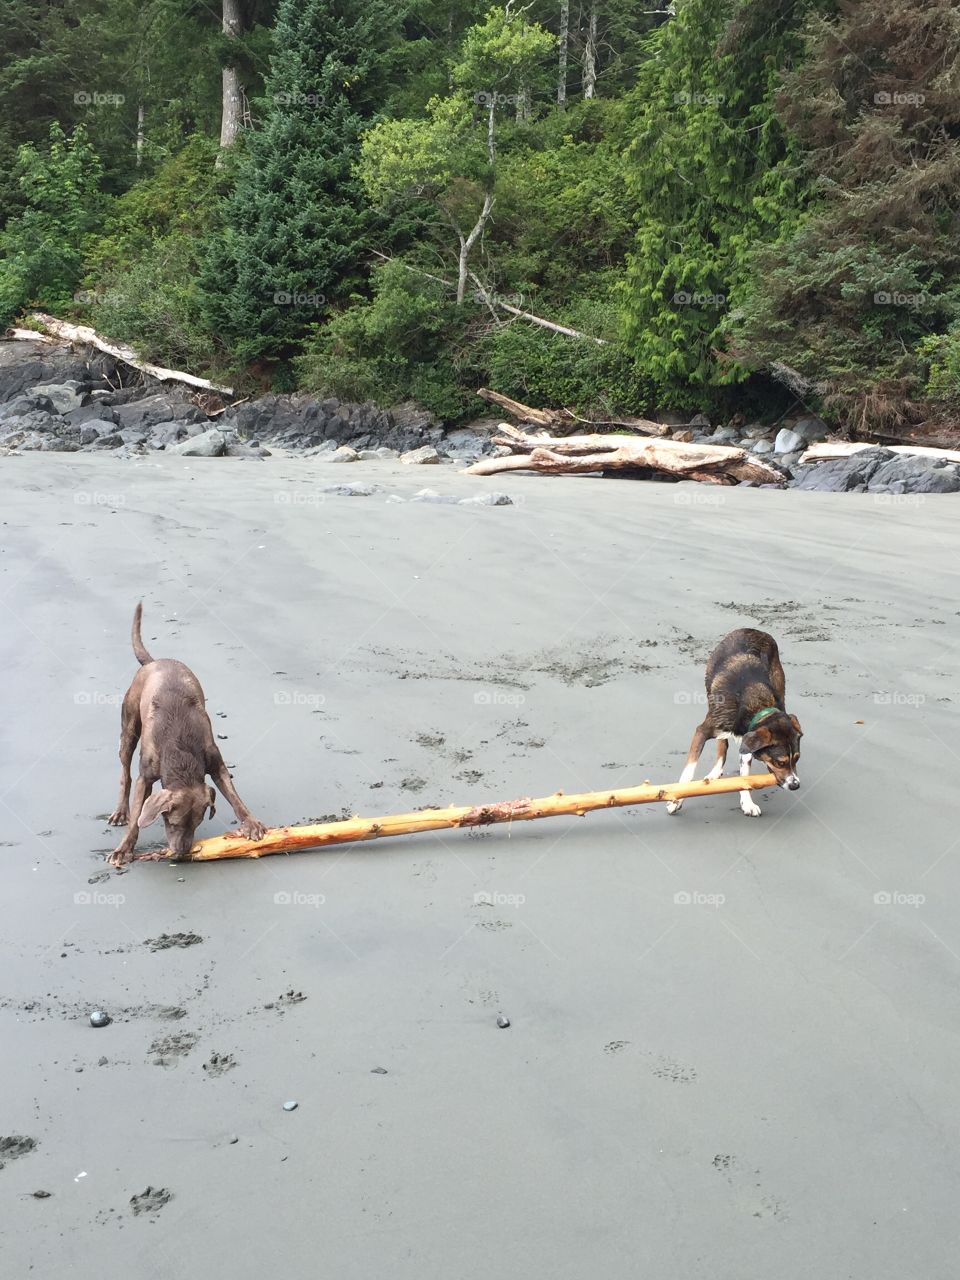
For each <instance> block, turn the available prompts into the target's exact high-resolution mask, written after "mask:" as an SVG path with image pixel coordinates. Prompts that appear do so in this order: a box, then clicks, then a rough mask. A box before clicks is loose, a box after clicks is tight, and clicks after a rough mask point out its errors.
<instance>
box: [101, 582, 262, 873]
mask: <svg viewBox="0 0 960 1280" xmlns="http://www.w3.org/2000/svg"><path fill="white" fill-rule="evenodd" d="M142 614H143V605H142V604H138V605H137V607H136V610H135V611H134V615H133V629H132V632H131V639H132V641H133V652H134V653H135V654H136V657H137V661H138V662H139V663H140V670H139V671H138V672H137V674H136V675H135V676H134V678H133V682H132V684H131V685H130V688H129V689H128V690H127V692H126V694H125V696H124V699H123V710H122V711H121V714H120V799H119V800H118V802H117V807H116V809H115V810H114V811H113V813H112V814H111V815H110V823H111V825H113V826H115V827H122V826H124V825H125V824H126V826H127V831H126V834H125V835H124V837H123V839H122V840H121V841H120V843H119V845H117V847H116V849H114V851H113V853H112V854H111V856H110V862H111V864H112V865H113V866H115V867H122V866H123V865H124V863H127V862H129V861H130V859H131V858H132V857H133V851H134V849H135V848H136V844H137V836H138V834H139V832H140V828H141V827H149V826H150V824H151V823H153V822H156V820H157V818H159V817H160V815H161V814H163V825H164V827H165V828H166V833H167V844H168V845H169V848H170V852H171V853H173V854H174V855H175V856H181V857H182V856H183V855H184V854H187V853H189V852H190V849H191V848H192V846H193V837H194V834H195V832H196V830H197V827H199V825H200V823H201V822H202V821H203V819H204V816H205V814H206V811H207V808H208V807H209V809H210V816H211V818H212V817H213V814H214V807H213V803H214V800H215V799H216V793H215V792H214V790H213V787H210V786H207V782H206V777H207V774H208V773H209V775H210V777H211V778H213V780H214V782H215V783H216V784H217V786H218V787H219V788H220V791H221V793H222V794H223V795H224V796H225V797H226V798H227V800H229V801H230V804H231V805H232V806H233V811H234V813H235V814H236V815H237V817H238V818H239V820H240V833H241V835H244V836H246V837H247V839H248V840H260V839H262V838H263V835H264V833H265V831H266V827H265V826H264V825H263V823H262V822H260V820H259V819H258V818H255V817H254V816H253V814H252V813H251V812H250V810H249V809H248V808H247V806H246V805H245V804H244V803H243V801H242V800H241V799H240V797H239V796H238V795H237V789H236V787H235V786H234V785H233V779H232V778H231V777H230V774H229V773H228V772H227V766H226V765H225V764H224V762H223V757H222V756H221V754H220V749H219V748H218V746H217V744H216V742H215V741H214V739H213V729H212V728H211V726H210V717H209V716H208V715H207V712H206V709H205V705H204V704H205V698H204V696H203V690H202V689H201V688H200V681H199V680H198V679H197V677H196V676H195V675H194V674H193V672H192V671H191V670H190V668H189V667H187V666H184V664H183V663H182V662H176V661H175V660H174V659H172V658H160V659H157V660H155V659H153V658H152V657H151V656H150V654H149V653H147V651H146V649H145V648H144V647H143V640H142V639H141V638H140V619H141V616H142ZM138 740H139V742H140V776H139V777H138V778H137V785H136V786H135V788H134V791H133V804H132V805H130V804H129V799H130V763H131V761H132V760H133V752H134V748H135V747H136V745H137V741H138ZM158 780H159V782H160V788H161V789H160V790H159V791H158V792H157V793H156V795H151V794H150V793H151V791H152V790H153V784H154V783H155V782H157V781H158Z"/></svg>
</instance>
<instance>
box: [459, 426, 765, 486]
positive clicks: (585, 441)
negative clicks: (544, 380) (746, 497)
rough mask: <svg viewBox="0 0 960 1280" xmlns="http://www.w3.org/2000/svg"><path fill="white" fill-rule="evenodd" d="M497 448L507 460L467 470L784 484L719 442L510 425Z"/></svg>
mask: <svg viewBox="0 0 960 1280" xmlns="http://www.w3.org/2000/svg"><path fill="white" fill-rule="evenodd" d="M498 429H499V431H500V432H501V434H500V435H497V436H494V437H493V439H494V442H495V443H496V444H502V445H507V446H508V447H509V448H511V449H513V450H514V456H513V457H510V458H481V460H480V461H479V462H475V463H474V464H473V465H472V466H470V467H467V472H468V473H469V474H471V475H475V476H492V475H498V474H499V473H500V472H502V471H542V472H544V473H545V474H547V475H582V474H584V473H585V472H589V471H636V470H639V469H646V470H651V471H664V472H667V473H668V474H669V475H675V476H678V477H682V478H684V479H686V480H701V481H706V482H708V483H711V484H733V483H735V482H737V481H739V480H753V481H756V482H757V483H758V484H776V485H782V484H784V483H785V481H784V477H783V474H782V473H781V472H780V471H778V470H777V469H776V468H775V467H771V466H770V465H769V463H766V462H763V461H762V460H761V459H760V458H757V457H755V456H754V455H753V454H750V453H747V451H746V450H745V449H739V448H736V447H734V446H731V445H722V444H692V443H687V442H684V441H680V440H647V439H642V438H640V437H638V436H623V435H589V436H564V437H562V438H560V439H554V438H552V437H550V436H545V435H544V436H532V435H527V434H525V433H524V432H522V431H518V430H517V428H516V427H512V426H510V424H509V423H506V422H502V423H501V424H500V426H499V428H498Z"/></svg>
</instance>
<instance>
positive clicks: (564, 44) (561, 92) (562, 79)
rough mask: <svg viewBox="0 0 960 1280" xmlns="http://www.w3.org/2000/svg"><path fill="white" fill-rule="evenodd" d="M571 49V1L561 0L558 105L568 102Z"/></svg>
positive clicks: (562, 105) (561, 105)
mask: <svg viewBox="0 0 960 1280" xmlns="http://www.w3.org/2000/svg"><path fill="white" fill-rule="evenodd" d="M569 47H570V0H560V63H559V66H558V68H557V105H558V106H559V107H561V108H562V107H564V106H565V105H566V102H567V52H568V49H569Z"/></svg>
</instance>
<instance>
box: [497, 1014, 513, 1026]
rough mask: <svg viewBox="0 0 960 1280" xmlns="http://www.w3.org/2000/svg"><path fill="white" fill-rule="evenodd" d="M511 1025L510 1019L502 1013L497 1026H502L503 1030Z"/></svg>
mask: <svg viewBox="0 0 960 1280" xmlns="http://www.w3.org/2000/svg"><path fill="white" fill-rule="evenodd" d="M509 1025H510V1019H509V1018H505V1017H504V1016H503V1014H502V1013H501V1014H500V1015H499V1017H498V1018H497V1026H498V1027H500V1029H501V1030H503V1028H505V1027H509Z"/></svg>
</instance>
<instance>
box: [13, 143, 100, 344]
mask: <svg viewBox="0 0 960 1280" xmlns="http://www.w3.org/2000/svg"><path fill="white" fill-rule="evenodd" d="M16 174H17V182H18V185H19V187H20V190H21V191H22V192H23V194H24V197H25V199H26V202H27V204H26V208H25V209H24V210H23V212H22V213H20V214H19V215H18V216H17V217H15V218H12V219H11V220H10V222H9V223H8V224H7V226H6V227H5V229H4V231H3V233H2V234H0V325H2V324H7V323H8V322H9V321H10V320H11V319H12V318H13V316H14V315H15V314H16V313H17V312H18V311H19V310H20V309H21V308H22V307H26V306H40V307H43V308H44V309H45V310H47V311H54V312H59V313H61V314H62V313H63V312H64V311H65V310H69V309H70V308H71V306H72V298H73V292H74V290H75V289H76V287H77V283H78V281H79V279H80V274H81V270H82V265H83V259H84V252H85V249H86V247H87V245H88V243H89V241H90V237H91V233H92V231H93V229H94V227H95V226H96V225H97V224H98V222H99V221H100V219H101V216H102V213H103V210H104V206H105V198H104V196H103V195H102V193H101V191H100V177H101V166H100V161H99V159H98V158H97V155H96V153H95V152H94V150H93V148H92V147H91V146H90V144H89V142H88V141H87V138H86V134H85V132H84V130H83V127H82V126H78V127H77V128H76V129H75V130H74V132H73V134H72V135H71V136H70V137H69V138H68V137H67V136H66V135H65V134H64V132H63V130H62V129H61V128H60V126H59V125H58V124H53V125H51V126H50V143H49V148H48V149H46V150H44V149H41V148H39V147H36V146H34V145H33V144H32V143H31V144H28V145H25V146H22V147H20V148H19V150H18V152H17V162H16Z"/></svg>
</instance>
